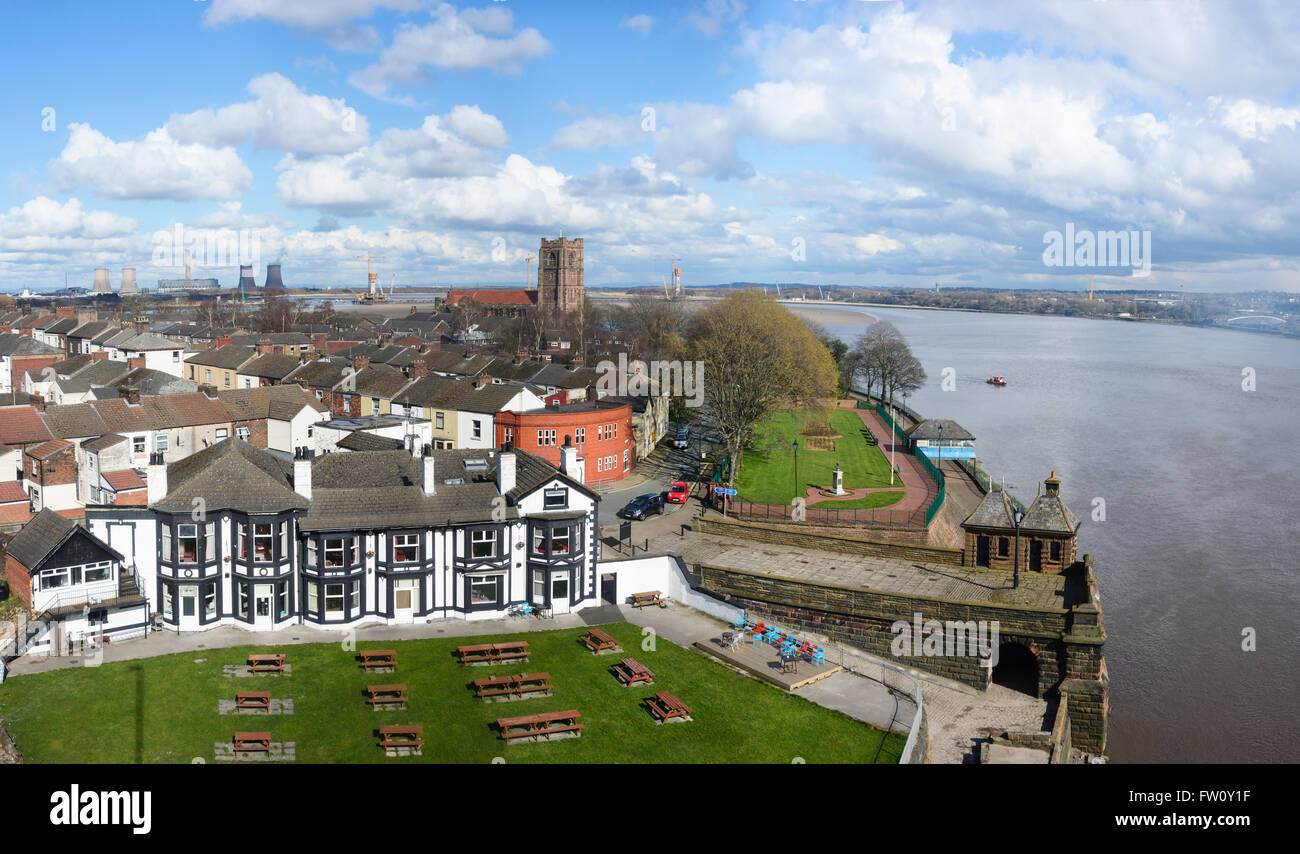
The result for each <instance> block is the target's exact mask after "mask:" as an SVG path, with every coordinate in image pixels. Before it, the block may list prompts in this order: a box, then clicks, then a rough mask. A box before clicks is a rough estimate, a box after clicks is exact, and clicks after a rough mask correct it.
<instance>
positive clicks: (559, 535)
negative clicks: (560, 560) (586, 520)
mask: <svg viewBox="0 0 1300 854" xmlns="http://www.w3.org/2000/svg"><path fill="white" fill-rule="evenodd" d="M568 553H569V529H568V528H552V529H551V554H553V555H567V554H568Z"/></svg>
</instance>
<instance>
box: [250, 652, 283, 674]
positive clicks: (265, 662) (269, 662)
mask: <svg viewBox="0 0 1300 854" xmlns="http://www.w3.org/2000/svg"><path fill="white" fill-rule="evenodd" d="M248 669H249V670H251V671H253V672H254V673H283V672H284V655H283V654H275V655H271V654H258V653H249V656H248Z"/></svg>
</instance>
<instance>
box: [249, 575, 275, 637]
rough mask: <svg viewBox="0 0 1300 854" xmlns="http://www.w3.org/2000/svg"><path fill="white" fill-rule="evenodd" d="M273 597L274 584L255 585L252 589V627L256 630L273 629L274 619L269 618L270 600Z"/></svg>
mask: <svg viewBox="0 0 1300 854" xmlns="http://www.w3.org/2000/svg"><path fill="white" fill-rule="evenodd" d="M274 596H275V585H274V584H257V585H254V587H253V627H254V628H256V629H272V628H275V618H274V617H272V616H271V600H272V599H273V598H274Z"/></svg>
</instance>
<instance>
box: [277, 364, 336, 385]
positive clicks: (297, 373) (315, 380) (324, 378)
mask: <svg viewBox="0 0 1300 854" xmlns="http://www.w3.org/2000/svg"><path fill="white" fill-rule="evenodd" d="M348 367H351V365H349V364H348V363H347V362H345V361H343V360H341V359H339V360H333V359H330V360H324V361H320V360H317V361H313V362H304V363H303V364H301V365H299V366H298V367H297V368H295V369H294V370H293V371H292V372H291V373H289V374H288V376H286V377H285V378H284V383H285V384H286V385H287V384H289V383H299V384H301V385H305V386H310V387H311V388H333V387H334V386H335V385H337V384H338V383H340V382H342V381H343V376H344V369H345V368H348Z"/></svg>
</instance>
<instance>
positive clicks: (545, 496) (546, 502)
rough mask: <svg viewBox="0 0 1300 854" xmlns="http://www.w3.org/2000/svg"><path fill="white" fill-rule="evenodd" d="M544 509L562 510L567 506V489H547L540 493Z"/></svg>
mask: <svg viewBox="0 0 1300 854" xmlns="http://www.w3.org/2000/svg"><path fill="white" fill-rule="evenodd" d="M542 501H543V509H544V510H563V509H564V508H565V507H568V506H569V490H567V489H548V490H546V491H545V492H544V493H542Z"/></svg>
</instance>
